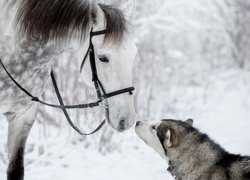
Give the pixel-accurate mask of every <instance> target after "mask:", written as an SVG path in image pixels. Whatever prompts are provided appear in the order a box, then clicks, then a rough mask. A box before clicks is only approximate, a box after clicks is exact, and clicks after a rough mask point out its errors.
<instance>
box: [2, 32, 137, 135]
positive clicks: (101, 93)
mask: <svg viewBox="0 0 250 180" xmlns="http://www.w3.org/2000/svg"><path fill="white" fill-rule="evenodd" d="M105 33H106V30H102V31H92V29H91V31H90V38H89V47H88V49H87V52H86V54H85V56H84V58H83V60H82V63H81V66H80V71H82V68H83V66H84V63H85V61H86V59H87V57H88V55H89V61H90V67H91V71H92V81H93V83H94V87H95V91H96V95H97V100H96V101H94V102H91V103H86V104H77V105H64V102H63V99H62V97H61V94H60V91H59V89H58V86H57V83H56V79H55V76H54V73H53V70H52V71H51V73H50V76H51V80H52V83H53V86H54V89H55V92H56V95H57V98H58V101H59V105H58V104H51V103H47V102H45V101H42V100H40V99H39V98H38V97H37V96H33V95H32V94H31V93H30V92H29V91H28V90H26V89H25V88H24V87H22V86H21V85H20V84H19V83H18V82H17V81H16V80H15V79H14V78H13V76H12V75H11V74H10V73H9V71H8V70H7V68H6V67H5V66H4V64H3V62H2V60H1V59H0V64H1V65H2V67H3V69H4V70H5V72H6V73H7V75H8V76H9V77H10V79H11V80H12V81H13V82H14V84H15V85H16V86H17V87H18V88H19V89H20V90H21V91H23V92H24V93H25V94H26V95H27V96H29V97H30V98H31V101H34V102H38V103H40V104H43V105H45V106H49V107H52V108H58V109H62V111H63V113H64V115H65V117H66V119H67V121H68V123H69V125H70V126H71V127H72V128H73V129H74V130H75V131H76V132H77V133H78V134H80V135H91V134H94V133H96V132H97V131H99V130H100V129H101V128H102V127H103V125H104V124H105V122H106V121H105V119H104V120H103V121H102V122H101V123H100V124H99V125H98V127H97V128H96V129H95V130H94V131H92V132H90V133H83V132H82V131H81V130H80V129H79V128H78V127H77V126H75V125H74V123H73V122H72V120H71V118H70V116H69V114H68V112H67V109H84V108H93V107H96V106H99V105H100V103H101V102H104V105H105V109H106V111H108V112H109V105H108V101H107V99H108V98H110V97H113V96H117V95H120V94H124V93H129V94H130V95H132V94H133V91H134V90H135V88H134V87H127V88H124V89H119V90H117V91H113V92H110V93H106V91H105V89H104V86H103V84H102V82H101V81H100V79H99V77H98V73H97V68H96V60H95V50H94V45H93V43H92V37H94V36H97V35H102V34H105Z"/></svg>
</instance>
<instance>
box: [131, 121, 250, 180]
mask: <svg viewBox="0 0 250 180" xmlns="http://www.w3.org/2000/svg"><path fill="white" fill-rule="evenodd" d="M135 131H136V134H137V135H138V136H139V137H140V138H141V139H142V140H143V141H144V142H145V143H146V144H147V145H149V146H150V147H151V148H153V149H154V150H155V151H156V152H158V153H159V155H160V156H161V157H162V158H163V159H165V160H166V161H167V163H168V165H169V167H168V171H169V172H170V173H171V175H172V176H173V177H174V179H176V180H247V179H250V157H249V156H241V155H235V154H231V153H228V152H227V151H225V150H224V149H223V148H222V147H221V146H220V145H218V144H217V143H215V142H214V141H213V140H211V139H210V138H209V137H208V136H207V135H206V134H203V133H201V132H199V130H198V129H196V128H194V127H193V120H192V119H188V120H186V121H179V120H172V119H166V120H162V121H160V122H158V123H156V124H147V123H144V122H142V121H138V122H137V123H136V127H135Z"/></svg>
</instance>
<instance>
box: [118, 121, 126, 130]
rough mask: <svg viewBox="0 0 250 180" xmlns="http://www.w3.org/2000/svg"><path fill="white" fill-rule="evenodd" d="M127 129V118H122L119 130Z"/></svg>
mask: <svg viewBox="0 0 250 180" xmlns="http://www.w3.org/2000/svg"><path fill="white" fill-rule="evenodd" d="M125 129H126V125H125V118H121V120H120V122H119V130H120V131H123V130H125Z"/></svg>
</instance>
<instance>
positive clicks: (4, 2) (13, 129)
mask: <svg viewBox="0 0 250 180" xmlns="http://www.w3.org/2000/svg"><path fill="white" fill-rule="evenodd" d="M0 4H1V12H0V14H1V16H0V27H1V29H0V59H1V61H2V62H3V64H4V65H5V67H6V69H8V71H9V73H10V74H11V76H12V77H13V78H14V79H15V80H16V81H17V82H18V83H20V84H21V85H22V86H23V87H25V88H26V90H27V91H29V92H30V93H31V94H35V95H37V96H41V95H42V93H43V91H44V87H45V84H46V82H47V79H48V78H49V76H50V72H51V68H52V67H51V66H52V65H51V60H52V59H55V58H56V57H58V55H60V53H61V52H63V51H65V50H68V49H71V50H72V51H73V52H75V53H76V54H77V55H78V56H77V57H79V58H78V59H77V63H78V64H79V66H80V65H81V64H82V61H81V60H82V57H83V56H84V55H85V53H86V51H87V46H88V45H89V44H88V43H89V41H88V40H89V38H90V34H91V32H98V31H103V30H105V31H104V32H105V34H99V35H97V36H93V37H92V44H93V47H94V48H95V52H94V57H95V58H96V59H97V60H96V68H97V70H98V75H99V78H100V79H101V80H102V84H103V86H104V87H105V90H106V91H107V92H112V91H114V90H116V89H117V88H122V87H127V86H131V85H132V66H133V61H134V59H135V56H136V51H137V49H136V46H135V43H134V40H133V35H132V33H131V31H130V30H129V29H128V23H127V21H126V19H125V15H124V13H122V11H121V10H119V9H117V8H115V7H113V6H112V5H107V4H101V3H99V4H98V3H97V2H96V1H95V0H93V1H90V0H19V1H16V0H0ZM87 60H88V57H87ZM90 66H91V65H90V64H88V63H85V65H84V66H83V67H82V76H83V80H84V82H85V83H86V84H87V85H88V86H90V87H94V85H93V84H92V80H91V67H90ZM107 101H108V104H109V107H110V109H109V112H106V115H105V116H106V119H107V121H108V123H109V125H110V126H111V127H112V128H114V129H115V130H117V131H119V132H122V131H124V130H126V129H129V128H130V127H132V125H133V124H134V119H135V110H134V97H133V96H130V95H128V93H124V94H120V95H119V96H116V97H112V98H109V99H108V100H107ZM38 106H39V105H38V103H37V102H34V101H31V100H30V97H28V96H27V95H26V94H25V93H23V92H22V91H20V88H18V87H17V86H16V85H15V83H13V81H12V80H11V78H10V77H9V76H8V75H7V73H6V72H5V71H4V69H3V67H2V66H0V113H1V114H3V115H5V116H6V119H7V121H8V140H7V148H8V159H9V164H8V167H7V179H8V180H23V179H24V152H25V144H26V140H27V137H28V135H29V132H30V130H31V128H32V125H33V123H34V121H35V118H36V114H37V108H38Z"/></svg>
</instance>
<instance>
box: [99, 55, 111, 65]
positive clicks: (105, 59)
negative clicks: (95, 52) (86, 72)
mask: <svg viewBox="0 0 250 180" xmlns="http://www.w3.org/2000/svg"><path fill="white" fill-rule="evenodd" d="M98 58H99V60H100V61H102V62H105V63H108V62H109V58H108V57H107V56H105V55H99V56H98Z"/></svg>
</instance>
